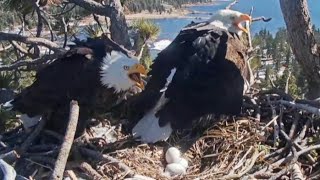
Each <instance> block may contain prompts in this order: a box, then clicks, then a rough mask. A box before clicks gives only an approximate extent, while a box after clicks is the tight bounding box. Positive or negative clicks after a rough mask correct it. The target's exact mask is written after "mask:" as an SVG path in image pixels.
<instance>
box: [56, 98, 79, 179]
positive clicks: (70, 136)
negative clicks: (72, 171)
mask: <svg viewBox="0 0 320 180" xmlns="http://www.w3.org/2000/svg"><path fill="white" fill-rule="evenodd" d="M78 118H79V106H78V102H77V101H71V102H70V114H69V123H68V127H67V130H66V134H65V136H64V141H63V143H62V145H61V150H60V153H59V155H58V157H57V161H56V163H55V167H54V171H53V173H52V175H51V177H50V179H53V180H56V179H62V178H63V172H64V169H65V167H66V164H67V160H68V157H69V153H70V149H71V146H72V143H73V140H74V135H75V133H76V130H77V124H78Z"/></svg>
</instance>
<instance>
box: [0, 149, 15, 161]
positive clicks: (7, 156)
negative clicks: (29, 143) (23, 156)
mask: <svg viewBox="0 0 320 180" xmlns="http://www.w3.org/2000/svg"><path fill="white" fill-rule="evenodd" d="M19 157H20V156H19V154H18V153H17V152H16V151H15V150H12V151H10V152H8V153H5V154H1V155H0V159H3V160H5V161H6V162H8V163H11V162H14V161H15V160H16V159H17V158H19Z"/></svg>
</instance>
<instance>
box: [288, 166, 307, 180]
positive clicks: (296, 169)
mask: <svg viewBox="0 0 320 180" xmlns="http://www.w3.org/2000/svg"><path fill="white" fill-rule="evenodd" d="M291 171H292V172H291V178H290V179H294V180H303V179H304V177H303V174H302V172H301V167H300V166H299V165H298V164H297V163H295V164H294V165H293V166H292V168H291Z"/></svg>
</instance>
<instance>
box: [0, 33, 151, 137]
mask: <svg viewBox="0 0 320 180" xmlns="http://www.w3.org/2000/svg"><path fill="white" fill-rule="evenodd" d="M145 74H146V70H145V68H144V66H142V65H141V64H139V62H138V59H137V58H134V57H131V56H128V54H127V53H126V52H124V51H123V49H121V48H120V46H118V45H116V44H115V43H113V42H112V41H111V40H110V39H105V38H96V39H91V38H89V39H88V40H87V41H85V42H78V43H77V44H76V45H75V46H74V47H72V48H71V49H70V50H69V51H68V52H67V53H66V54H65V55H64V56H63V57H61V58H58V59H56V60H55V61H54V62H52V63H51V64H49V65H47V66H46V67H45V68H43V69H41V70H40V71H38V72H37V74H36V80H35V81H34V83H33V84H32V85H30V86H29V87H27V88H25V89H23V90H22V92H21V93H19V94H18V95H16V97H15V98H14V99H13V100H11V101H9V102H7V103H5V104H4V107H5V108H6V109H11V110H14V111H19V112H20V113H22V115H21V120H22V122H23V124H24V126H25V127H30V126H32V125H34V124H35V123H37V121H39V120H40V119H41V118H43V117H45V118H46V119H47V120H48V121H47V125H46V127H47V128H48V129H51V130H54V131H57V132H60V133H64V131H65V129H66V125H67V121H68V116H69V103H70V101H71V100H77V101H78V104H79V107H80V113H79V123H78V127H77V131H76V136H79V135H81V134H82V133H83V132H84V129H85V127H86V124H87V122H88V120H89V119H90V118H92V116H93V115H94V114H95V113H103V112H107V111H108V110H110V108H111V107H112V106H114V105H115V103H116V102H117V101H118V100H119V99H120V98H121V97H122V95H123V94H124V93H126V92H127V91H129V90H131V88H133V87H139V88H141V89H143V88H144V83H143V81H142V79H141V77H142V75H145Z"/></svg>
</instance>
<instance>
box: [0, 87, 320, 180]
mask: <svg viewBox="0 0 320 180" xmlns="http://www.w3.org/2000/svg"><path fill="white" fill-rule="evenodd" d="M319 107H320V105H319V103H318V102H316V101H306V100H295V101H293V99H292V98H291V97H290V96H289V95H287V94H284V93H283V92H280V91H268V92H263V93H261V92H260V93H258V94H252V95H248V96H246V98H245V103H244V110H243V112H244V113H243V114H242V116H241V117H222V118H219V119H218V120H219V122H216V123H212V125H211V126H208V127H206V129H203V130H202V131H201V132H202V133H201V135H200V136H199V137H198V138H197V139H196V140H195V141H194V142H193V143H192V144H190V146H184V145H185V143H184V142H189V141H190V136H189V132H175V133H174V134H173V135H172V136H171V137H170V139H169V140H168V141H167V142H159V143H156V144H141V143H139V142H136V141H134V140H133V139H132V137H131V136H130V135H128V134H126V133H123V131H122V130H121V129H122V128H121V124H119V120H113V119H112V118H107V119H105V120H103V121H101V120H100V121H98V120H96V121H95V122H94V123H93V124H92V125H91V130H90V132H88V133H87V134H88V135H87V136H84V137H81V138H79V139H76V140H75V141H74V142H73V146H72V149H71V151H70V154H69V158H68V161H67V163H66V164H65V171H64V177H65V178H69V179H77V178H80V177H81V178H84V179H126V178H128V179H129V178H136V179H170V178H169V177H167V176H165V175H164V173H163V172H164V167H165V165H166V162H165V158H164V153H165V151H166V149H167V148H168V147H170V146H178V147H180V148H181V149H183V156H184V157H185V158H186V159H187V160H188V162H189V167H188V169H187V173H186V174H184V175H180V176H176V177H171V179H305V178H308V179H319V178H320V166H319V162H320V161H319V155H318V154H319V153H320V150H319V149H320V138H319V137H320V136H319V135H320V134H319V127H320V123H319V114H320V110H319ZM112 122H118V124H117V125H113V123H112ZM64 141H65V138H64V137H63V136H61V135H58V134H55V133H54V132H50V131H47V130H42V128H41V123H40V124H39V125H38V126H37V127H35V129H34V130H33V131H30V132H26V131H25V130H24V129H23V128H22V127H17V128H15V129H14V130H12V131H11V132H7V133H5V134H3V135H2V136H1V143H0V154H1V155H0V157H1V158H3V159H4V160H5V161H6V162H7V165H9V166H10V167H13V168H14V170H15V171H16V173H17V174H19V176H21V177H28V178H29V179H30V178H33V179H48V178H49V177H50V176H51V174H52V172H53V171H54V170H55V168H56V167H57V164H56V163H57V161H56V158H57V156H58V154H59V152H60V147H61V143H62V142H64ZM0 164H1V162H0Z"/></svg>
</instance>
